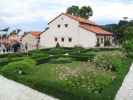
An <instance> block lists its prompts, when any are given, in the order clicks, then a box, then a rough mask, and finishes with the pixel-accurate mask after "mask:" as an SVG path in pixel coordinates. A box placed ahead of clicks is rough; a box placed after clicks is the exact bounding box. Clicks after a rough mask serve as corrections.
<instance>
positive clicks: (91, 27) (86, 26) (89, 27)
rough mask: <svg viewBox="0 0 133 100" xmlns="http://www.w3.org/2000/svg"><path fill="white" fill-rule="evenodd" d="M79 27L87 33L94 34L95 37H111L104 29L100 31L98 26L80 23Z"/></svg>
mask: <svg viewBox="0 0 133 100" xmlns="http://www.w3.org/2000/svg"><path fill="white" fill-rule="evenodd" d="M80 27H82V28H84V29H86V30H88V31H91V32H94V33H96V35H113V34H112V33H111V32H108V31H105V30H104V29H102V28H101V27H99V26H94V25H89V24H84V23H80Z"/></svg>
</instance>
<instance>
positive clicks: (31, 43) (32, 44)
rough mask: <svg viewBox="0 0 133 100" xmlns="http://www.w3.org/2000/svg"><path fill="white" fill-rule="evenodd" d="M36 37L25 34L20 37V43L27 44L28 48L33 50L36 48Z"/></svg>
mask: <svg viewBox="0 0 133 100" xmlns="http://www.w3.org/2000/svg"><path fill="white" fill-rule="evenodd" d="M37 42H38V39H37V38H36V37H34V36H32V35H31V34H27V35H26V36H24V37H23V39H22V44H23V45H26V44H27V46H28V50H33V49H36V45H37Z"/></svg>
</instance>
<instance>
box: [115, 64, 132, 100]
mask: <svg viewBox="0 0 133 100" xmlns="http://www.w3.org/2000/svg"><path fill="white" fill-rule="evenodd" d="M115 100H133V64H132V66H131V68H130V70H129V72H128V74H127V75H126V77H125V79H124V81H123V84H122V86H121V88H120V89H119V91H118V93H117V95H116V98H115Z"/></svg>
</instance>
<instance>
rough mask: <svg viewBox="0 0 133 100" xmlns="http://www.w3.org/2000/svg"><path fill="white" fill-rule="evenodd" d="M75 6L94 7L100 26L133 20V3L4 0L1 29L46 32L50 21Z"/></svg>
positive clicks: (121, 0) (127, 0) (132, 0)
mask: <svg viewBox="0 0 133 100" xmlns="http://www.w3.org/2000/svg"><path fill="white" fill-rule="evenodd" d="M72 5H79V6H83V5H90V6H91V7H92V9H93V12H94V15H93V17H92V18H91V20H93V21H95V22H96V23H98V24H109V23H117V22H118V20H120V19H122V18H123V17H129V18H130V19H132V18H133V0H0V28H4V27H8V26H9V27H11V28H20V29H23V30H25V31H30V30H34V31H35V30H37V31H38V30H39V31H41V30H43V29H44V28H45V27H46V25H47V23H48V21H49V20H51V19H52V18H54V17H56V16H57V15H58V14H60V13H61V12H65V10H66V9H67V8H68V7H69V6H72Z"/></svg>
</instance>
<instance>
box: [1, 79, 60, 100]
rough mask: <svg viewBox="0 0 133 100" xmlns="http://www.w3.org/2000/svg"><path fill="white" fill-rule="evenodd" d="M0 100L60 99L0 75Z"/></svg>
mask: <svg viewBox="0 0 133 100" xmlns="http://www.w3.org/2000/svg"><path fill="white" fill-rule="evenodd" d="M0 100H58V99H55V98H53V97H51V96H48V95H46V94H42V93H40V92H38V91H35V90H33V89H31V88H29V87H27V86H24V85H22V84H19V83H17V82H15V81H12V80H8V79H6V78H5V77H3V76H0Z"/></svg>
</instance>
